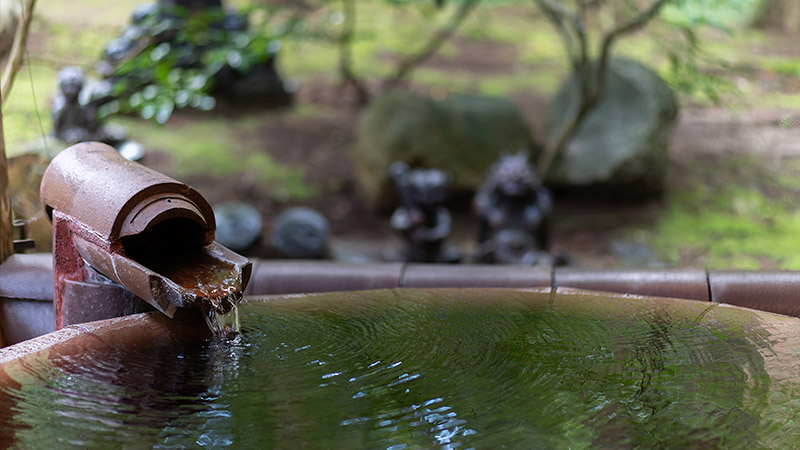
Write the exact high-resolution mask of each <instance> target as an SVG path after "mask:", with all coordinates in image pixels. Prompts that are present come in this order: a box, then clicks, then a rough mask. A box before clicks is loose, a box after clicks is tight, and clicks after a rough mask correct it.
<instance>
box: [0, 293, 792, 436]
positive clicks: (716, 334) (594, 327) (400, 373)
mask: <svg viewBox="0 0 800 450" xmlns="http://www.w3.org/2000/svg"><path fill="white" fill-rule="evenodd" d="M602 300H603V299H599V300H598V299H597V298H595V299H594V300H592V299H589V300H588V301H585V300H581V301H580V302H576V303H569V304H567V303H564V304H561V303H559V302H556V303H555V304H550V303H549V302H548V300H547V296H546V295H541V294H529V293H521V292H514V291H507V292H502V291H500V292H493V293H486V292H478V291H465V292H461V293H456V292H455V291H440V292H433V293H431V292H421V291H376V292H371V293H366V294H359V295H355V294H346V295H345V294H342V295H334V296H309V297H296V298H287V299H279V300H275V301H270V302H264V303H253V302H250V303H246V304H243V305H242V306H241V308H240V314H241V322H242V329H243V334H241V335H239V336H238V337H236V338H235V339H231V340H213V339H209V340H206V341H200V342H193V343H174V342H173V343H171V344H169V345H165V344H156V343H154V345H153V346H151V347H150V348H149V349H148V350H147V351H146V352H126V350H125V349H117V350H116V351H113V352H110V353H109V354H108V355H107V356H104V357H103V358H101V359H89V358H72V359H71V360H63V358H62V360H61V361H58V362H59V363H61V366H60V367H58V368H55V367H54V366H52V365H48V366H46V368H34V367H31V368H30V369H29V370H31V371H33V372H35V374H36V376H37V377H39V378H41V380H42V381H41V382H40V383H33V384H29V385H25V386H23V387H8V388H6V389H5V391H4V392H3V393H2V394H0V410H6V411H10V412H12V413H13V415H7V416H6V417H4V418H2V420H0V435H2V436H4V437H5V438H6V439H8V440H9V441H8V443H9V444H17V445H20V446H22V447H33V448H45V446H47V445H50V446H51V447H50V448H53V449H54V448H63V447H64V446H74V447H94V448H121V447H134V448H140V447H144V448H150V447H154V448H186V447H197V446H198V445H199V446H204V447H212V448H220V447H226V446H234V447H237V448H276V447H277V448H347V449H354V448H390V449H406V448H408V449H415V448H500V447H502V446H505V447H506V448H521V449H535V448H543V449H548V448H552V449H563V448H568V447H570V448H597V447H612V448H620V447H622V448H632V447H640V448H657V447H662V448H710V447H724V448H739V447H741V448H758V447H760V446H767V447H773V448H788V447H790V446H792V445H796V443H797V442H798V441H797V439H798V438H797V436H798V434H797V433H798V431H797V429H798V428H797V427H798V424H797V420H800V404H799V403H798V400H795V398H797V397H800V395H798V394H800V392H798V383H797V382H795V381H794V375H793V374H794V373H796V367H797V365H798V360H797V359H796V356H795V357H792V356H791V355H790V353H792V352H791V351H788V352H787V351H785V349H784V350H782V349H781V348H782V346H784V347H785V346H786V345H788V343H787V341H786V340H785V339H784V338H783V337H780V336H775V335H773V334H771V333H770V332H769V331H766V330H767V329H768V327H762V325H763V323H762V322H760V321H759V320H757V319H754V318H750V317H749V316H746V315H744V313H742V312H741V311H738V310H733V312H731V313H730V314H733V316H731V315H730V314H729V313H727V312H726V311H723V310H722V309H721V308H717V309H715V310H714V311H712V312H711V313H709V314H705V311H704V308H705V307H706V306H705V305H700V306H695V305H694V304H692V305H689V307H686V308H684V309H686V310H687V311H689V313H678V312H676V310H675V309H674V308H671V307H669V308H668V307H665V306H663V305H660V304H657V303H653V304H648V305H647V306H646V307H645V308H644V309H642V310H639V309H633V308H628V307H626V306H625V305H627V304H622V306H620V307H619V308H618V307H616V306H612V307H609V306H607V304H605V303H603V301H602ZM592 302H596V305H598V306H593V305H595V304H594V303H592ZM604 305H605V306H604ZM626 308H627V309H626ZM729 309H730V310H732V309H731V308H729ZM742 317H744V319H743V318H742ZM795 334H797V333H795ZM798 350H799V351H800V349H798ZM787 354H788V355H789V356H787ZM12 436H13V437H12ZM54 444H58V445H59V446H58V447H52V445H54Z"/></svg>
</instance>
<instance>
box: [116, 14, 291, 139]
mask: <svg viewBox="0 0 800 450" xmlns="http://www.w3.org/2000/svg"><path fill="white" fill-rule="evenodd" d="M263 11H265V12H266V14H267V16H268V17H271V15H272V14H274V13H275V11H276V9H275V8H265V9H263ZM223 14H224V13H223V12H222V11H213V10H206V11H203V12H202V13H194V14H192V15H190V16H188V15H181V14H178V15H176V16H174V17H173V16H169V15H159V14H154V15H151V16H149V17H147V18H146V19H145V20H144V22H143V23H142V24H141V27H142V28H143V29H145V30H147V31H146V32H145V34H146V35H147V36H157V37H156V38H150V39H149V41H147V42H145V44H146V45H145V46H144V48H143V49H142V50H140V51H139V52H138V53H136V54H135V55H133V56H132V57H130V58H129V59H127V60H125V61H123V62H122V63H121V64H119V65H118V66H117V67H116V69H115V71H114V75H113V77H114V78H113V79H114V80H115V83H114V87H113V92H112V93H113V94H114V95H115V96H118V97H120V100H118V101H114V102H111V103H109V104H107V105H105V106H104V107H103V108H102V109H101V111H100V115H101V116H109V115H112V114H115V113H118V112H123V113H128V112H137V113H138V114H139V115H141V117H142V118H144V119H148V120H149V119H154V120H155V121H156V122H158V123H161V124H163V123H165V122H166V121H167V119H169V117H170V115H172V112H173V111H174V109H176V108H186V107H192V108H195V109H200V110H205V111H208V110H211V109H213V108H214V106H215V104H216V101H215V99H214V98H213V97H212V96H211V95H210V92H211V89H212V88H213V84H214V79H215V76H216V75H217V74H219V73H220V71H221V70H223V69H224V68H231V69H233V70H235V71H237V72H240V73H247V72H248V71H250V70H251V69H252V68H253V67H255V66H258V65H262V64H265V63H266V62H267V60H268V59H269V58H270V57H271V56H272V55H273V54H274V53H275V52H276V51H277V49H278V48H279V47H280V41H279V40H278V34H274V33H272V32H270V31H268V29H267V28H266V27H261V28H259V29H258V30H259V31H257V32H254V31H249V30H247V31H238V30H234V31H228V30H225V29H223V28H222V27H220V26H219V24H220V23H221V22H222V20H223V19H224V15H223ZM294 25H295V23H294V22H289V23H285V24H283V27H282V28H281V30H282V31H281V33H284V34H285V33H289V32H291V31H292V30H293V27H294Z"/></svg>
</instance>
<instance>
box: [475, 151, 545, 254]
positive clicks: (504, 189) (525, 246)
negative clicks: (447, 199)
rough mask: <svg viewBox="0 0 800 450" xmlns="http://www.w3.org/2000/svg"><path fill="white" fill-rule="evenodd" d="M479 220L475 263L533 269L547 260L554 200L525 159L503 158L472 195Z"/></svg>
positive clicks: (517, 157)
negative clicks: (520, 265)
mask: <svg viewBox="0 0 800 450" xmlns="http://www.w3.org/2000/svg"><path fill="white" fill-rule="evenodd" d="M475 210H476V212H477V214H478V217H479V218H480V225H479V231H478V243H479V245H480V248H479V250H478V255H477V257H476V259H477V260H478V261H480V262H487V263H501V264H527V265H533V264H535V263H537V262H541V261H543V260H545V259H549V258H546V257H547V253H546V250H547V248H548V245H549V226H550V224H549V222H550V215H551V214H552V210H553V197H552V194H551V193H550V191H548V190H547V189H546V188H545V187H544V186H543V185H542V181H541V179H540V178H539V176H538V175H537V174H536V172H535V171H534V170H533V168H532V167H531V166H530V164H529V163H528V155H527V154H525V153H524V152H519V153H517V154H515V155H512V154H504V155H503V156H501V157H500V160H499V161H498V162H496V163H495V164H494V165H493V166H492V168H491V169H490V171H489V176H488V177H487V179H486V181H485V182H484V183H483V185H482V186H481V187H480V189H479V190H478V193H477V194H476V195H475Z"/></svg>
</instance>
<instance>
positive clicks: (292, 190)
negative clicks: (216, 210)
mask: <svg viewBox="0 0 800 450" xmlns="http://www.w3.org/2000/svg"><path fill="white" fill-rule="evenodd" d="M136 3H137V2H136V1H134V0H130V1H128V0H126V1H121V2H113V4H111V3H110V2H101V1H99V0H85V1H82V2H58V1H57V0H48V1H41V0H40V2H39V6H38V11H37V13H38V16H37V18H36V20H35V22H34V29H33V34H32V36H31V45H30V46H29V50H28V52H29V54H28V55H29V61H30V64H29V65H28V66H26V67H24V68H23V69H22V71H21V72H20V74H19V75H18V78H17V81H16V86H15V87H14V91H13V92H12V97H11V98H10V99H9V101H8V102H7V103H6V104H5V105H4V108H3V114H4V124H5V134H6V144H7V149H8V151H9V154H10V155H11V156H14V155H18V154H20V153H23V152H24V151H25V149H26V148H29V147H30V145H29V142H31V141H34V140H36V139H38V138H40V137H41V135H42V134H43V130H45V131H47V130H49V127H50V125H49V118H48V116H49V111H50V106H49V105H50V103H51V102H52V97H53V94H54V91H55V85H56V83H55V77H56V74H57V71H58V69H59V68H60V67H62V66H64V65H66V64H77V65H81V66H83V67H84V68H86V69H91V68H92V66H93V64H94V62H95V61H96V60H97V59H98V58H99V54H100V52H101V49H102V47H103V45H104V44H105V42H106V41H107V40H108V39H110V38H111V37H112V36H114V35H115V34H116V33H117V32H118V30H119V29H121V27H122V26H124V24H125V23H126V21H127V20H128V16H129V15H130V11H132V9H133V7H134V5H135V4H136ZM67 5H68V6H67ZM532 11H533V7H532V6H530V5H524V6H520V5H512V6H508V5H506V6H497V7H488V8H483V9H481V10H479V11H478V12H477V13H476V14H475V15H473V16H472V17H471V18H470V19H469V20H468V22H467V23H465V24H464V26H463V27H462V28H461V31H460V32H459V33H458V35H457V36H456V37H455V39H453V40H452V42H450V43H448V44H447V45H445V46H444V48H443V49H442V51H441V52H440V54H439V55H437V56H436V57H434V58H432V59H431V60H430V61H428V62H427V63H426V64H425V65H424V66H422V67H420V69H419V70H417V71H416V72H415V73H414V75H413V78H412V84H411V86H410V88H411V89H414V90H417V91H420V92H427V93H430V94H431V95H434V96H441V95H445V94H446V93H447V92H453V91H455V92H474V93H479V94H484V95H497V96H507V97H509V98H511V99H512V100H513V101H514V102H516V103H517V104H518V105H519V106H520V107H521V109H522V110H523V111H524V113H525V115H526V116H527V117H528V118H529V120H530V122H531V124H532V126H533V128H534V130H535V136H536V138H537V140H539V141H540V142H541V140H542V136H543V135H544V126H545V120H544V118H545V114H546V110H547V106H548V102H549V99H550V98H551V96H552V95H553V93H554V92H555V90H556V89H557V87H558V85H559V83H560V80H562V79H563V78H564V77H565V68H564V63H563V55H562V54H561V47H560V42H559V41H558V40H557V39H556V38H555V36H554V35H553V33H552V32H551V30H550V29H549V28H548V27H547V26H546V24H545V23H544V22H543V21H542V20H541V19H537V18H535V17H534V15H533V13H532ZM318 14H320V15H324V14H327V12H324V11H322V12H320V13H318ZM360 17H363V18H365V19H363V20H364V24H363V25H362V27H361V28H360V30H361V31H360V35H361V37H362V39H358V40H357V41H356V44H355V47H354V56H355V62H356V68H357V69H358V70H359V71H360V72H361V73H362V74H363V75H364V76H365V77H366V78H367V79H369V80H374V79H378V78H379V77H380V76H381V75H382V74H385V73H386V71H387V70H388V68H389V67H391V63H392V61H394V60H395V59H396V58H397V56H398V55H402V54H406V53H408V52H409V51H410V49H413V48H417V47H416V46H417V45H419V43H420V41H419V38H418V35H424V33H425V31H426V30H429V28H425V26H424V21H421V20H420V17H419V15H415V14H414V13H412V12H409V11H407V10H402V9H396V8H387V7H385V6H381V4H373V3H367V7H366V10H365V11H363V12H362V13H361V15H360ZM382 30H383V31H382ZM386 30H391V32H389V31H386ZM428 32H429V31H428ZM703 42H704V48H705V49H706V53H705V54H704V57H708V58H710V57H711V55H713V59H715V60H717V61H718V62H721V64H719V67H720V69H718V70H719V72H720V74H721V75H724V77H722V78H721V79H722V80H724V81H722V82H720V84H719V85H718V86H716V92H717V93H718V95H719V100H718V102H717V104H713V103H712V102H710V100H709V98H708V97H707V96H705V95H703V93H702V92H700V91H698V92H689V93H683V94H681V97H680V99H681V104H682V108H681V112H680V116H679V119H678V122H677V124H676V126H675V129H674V132H673V139H672V144H671V147H670V167H669V180H668V186H667V191H666V193H665V195H664V197H663V198H661V199H659V200H654V201H651V202H648V203H644V204H642V203H636V204H632V203H622V204H621V203H616V202H611V201H608V200H605V199H598V198H590V197H586V196H584V197H580V198H576V197H563V196H562V197H558V198H557V203H556V206H557V207H556V212H555V223H554V236H553V241H554V246H555V248H556V249H558V250H559V251H561V252H563V253H566V254H567V255H569V257H570V259H571V261H572V262H573V263H574V264H577V265H581V266H585V267H619V266H625V265H637V266H638V265H648V264H650V265H681V266H689V267H711V268H719V269H721V268H787V269H800V252H798V251H797V250H798V249H800V208H798V206H800V200H798V199H800V196H798V194H800V109H798V107H800V49H798V48H797V46H796V45H793V43H795V42H796V36H787V35H783V34H780V33H763V32H759V31H755V30H746V29H744V30H741V31H738V32H736V33H734V34H733V35H732V36H728V35H724V34H721V33H718V32H713V31H709V32H708V33H707V34H704V35H703ZM619 53H621V54H627V55H630V56H633V57H637V58H639V59H641V60H643V61H645V62H647V63H648V64H650V65H651V66H652V67H654V68H656V69H657V70H658V71H659V72H660V73H662V75H664V76H665V77H666V78H668V79H669V70H668V65H667V62H666V56H665V55H663V54H661V53H659V45H658V39H657V36H655V37H654V36H653V35H651V34H648V33H640V34H638V35H635V36H632V37H631V38H630V39H628V40H626V41H622V42H621V45H620V46H619ZM280 58H281V60H280V66H281V71H282V74H283V75H284V76H285V77H286V78H289V79H293V80H296V81H297V82H298V84H299V86H300V90H299V91H298V93H297V101H296V105H295V106H294V107H293V108H291V109H288V110H284V111H263V110H254V109H247V110H241V109H237V108H232V107H226V106H225V105H220V108H219V109H218V110H217V111H215V112H214V113H195V112H181V113H177V114H175V115H174V116H173V117H172V118H171V119H170V121H169V122H168V123H167V124H166V125H165V126H158V125H156V124H154V123H150V122H144V121H142V120H139V119H136V118H132V117H124V118H121V119H119V120H118V122H120V123H121V124H123V125H124V126H126V127H127V128H128V130H129V132H130V134H131V135H132V136H133V137H134V138H136V139H137V140H140V141H142V142H143V143H145V144H146V146H147V147H148V149H149V153H148V155H147V158H146V160H145V161H144V162H145V164H147V165H150V166H152V167H154V168H156V169H158V170H161V171H164V172H166V173H168V174H171V175H173V176H175V177H176V178H179V179H181V180H182V181H185V182H187V183H189V184H192V185H193V186H195V187H196V188H198V189H199V190H200V191H201V192H202V193H203V194H204V195H205V196H206V197H207V198H208V199H209V200H210V201H211V202H212V203H213V202H217V201H222V200H230V199H242V200H246V201H248V202H251V203H252V204H254V205H255V206H256V207H257V208H258V209H259V210H260V211H261V212H262V214H263V215H264V217H265V218H270V217H274V216H275V215H276V214H277V213H278V212H280V211H281V210H283V209H285V208H286V207H288V206H292V205H308V206H311V207H313V208H316V209H319V210H320V211H322V212H323V213H324V214H325V215H326V216H327V217H328V219H329V220H330V221H331V225H332V229H333V234H334V236H335V240H334V243H335V250H338V251H339V252H340V253H347V255H350V256H352V254H353V253H361V254H364V255H367V256H371V257H380V255H381V254H382V252H383V249H384V248H386V247H394V246H398V245H399V241H398V240H397V239H396V238H394V237H393V236H392V233H391V229H390V227H389V225H388V220H387V217H386V216H385V215H380V214H375V213H373V212H370V211H368V210H366V209H365V207H364V206H363V205H362V203H361V202H360V200H359V197H358V193H357V191H356V188H355V185H354V182H353V176H352V171H351V168H350V164H349V160H348V148H349V147H350V145H351V144H352V142H353V139H354V134H355V126H356V124H357V121H358V117H359V110H358V109H357V108H356V107H355V105H354V104H353V97H352V95H351V93H349V92H347V91H345V92H342V91H341V90H340V89H339V88H338V86H337V82H336V76H335V73H334V72H335V71H334V68H335V67H336V52H335V48H334V47H333V46H332V45H330V44H325V43H321V42H315V41H288V40H287V41H285V42H284V46H283V49H282V52H281V54H280ZM723 72H724V73H723ZM372 87H377V86H376V85H375V84H374V83H373V86H372ZM18 178H19V176H18ZM26 180H28V181H25V180H23V181H19V180H17V186H22V187H24V186H27V187H28V189H29V190H30V191H31V192H35V189H34V186H32V183H31V182H29V181H30V180H35V177H28V178H27V179H26ZM13 182H14V180H12V183H13ZM22 203H24V202H21V203H19V207H18V211H19V212H20V215H23V216H26V217H29V216H33V215H34V214H35V211H32V210H31V209H28V210H23V209H25V208H26V207H25V205H23V204H22ZM30 203H32V202H30ZM462 203H466V202H462ZM456 206H460V208H457V209H456V219H457V220H456V224H457V227H456V230H455V233H454V240H455V241H456V242H457V243H459V245H461V246H462V247H463V249H464V251H465V252H467V253H469V251H470V248H471V247H474V243H473V238H474V235H475V231H474V230H475V219H474V218H472V217H471V216H470V215H469V209H468V208H467V207H465V206H466V205H465V204H461V205H456ZM29 208H33V207H32V206H29ZM254 254H255V255H259V256H269V255H270V253H269V249H268V248H267V246H266V245H262V246H260V247H259V248H257V249H254Z"/></svg>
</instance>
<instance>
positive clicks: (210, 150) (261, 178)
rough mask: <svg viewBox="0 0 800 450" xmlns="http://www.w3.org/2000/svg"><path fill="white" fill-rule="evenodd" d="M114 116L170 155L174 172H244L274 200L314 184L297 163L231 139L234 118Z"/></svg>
mask: <svg viewBox="0 0 800 450" xmlns="http://www.w3.org/2000/svg"><path fill="white" fill-rule="evenodd" d="M120 122H121V123H122V124H123V125H124V126H125V127H126V128H127V129H128V130H129V131H130V133H131V135H134V136H136V138H137V139H138V140H141V141H142V143H144V144H145V145H146V146H147V147H148V148H150V149H151V150H155V151H159V152H163V153H167V154H169V155H171V156H172V157H173V158H174V161H175V175H176V176H177V177H179V178H186V177H191V176H212V177H219V178H228V177H240V176H242V174H244V173H249V174H251V175H252V176H253V178H254V179H255V180H257V181H258V182H259V183H262V184H264V185H266V186H267V187H269V191H270V194H271V195H272V196H273V197H274V198H276V199H278V200H292V199H295V200H296V199H304V198H309V197H312V196H314V195H316V194H317V189H316V188H315V187H313V186H310V185H308V184H307V183H305V182H304V181H303V171H302V169H300V168H296V167H288V166H285V165H282V164H278V163H276V162H275V161H274V160H273V159H272V158H271V157H270V156H269V154H268V153H267V152H266V151H265V150H263V149H257V148H250V147H247V146H244V145H243V143H242V141H241V140H238V139H235V138H234V136H235V133H234V130H235V129H236V126H235V124H232V123H231V122H230V121H228V120H224V119H219V118H205V117H194V118H192V120H191V122H186V123H182V124H176V123H169V125H168V126H163V127H162V126H157V125H154V124H152V123H149V122H142V121H140V120H136V119H130V118H125V119H122V120H120Z"/></svg>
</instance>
